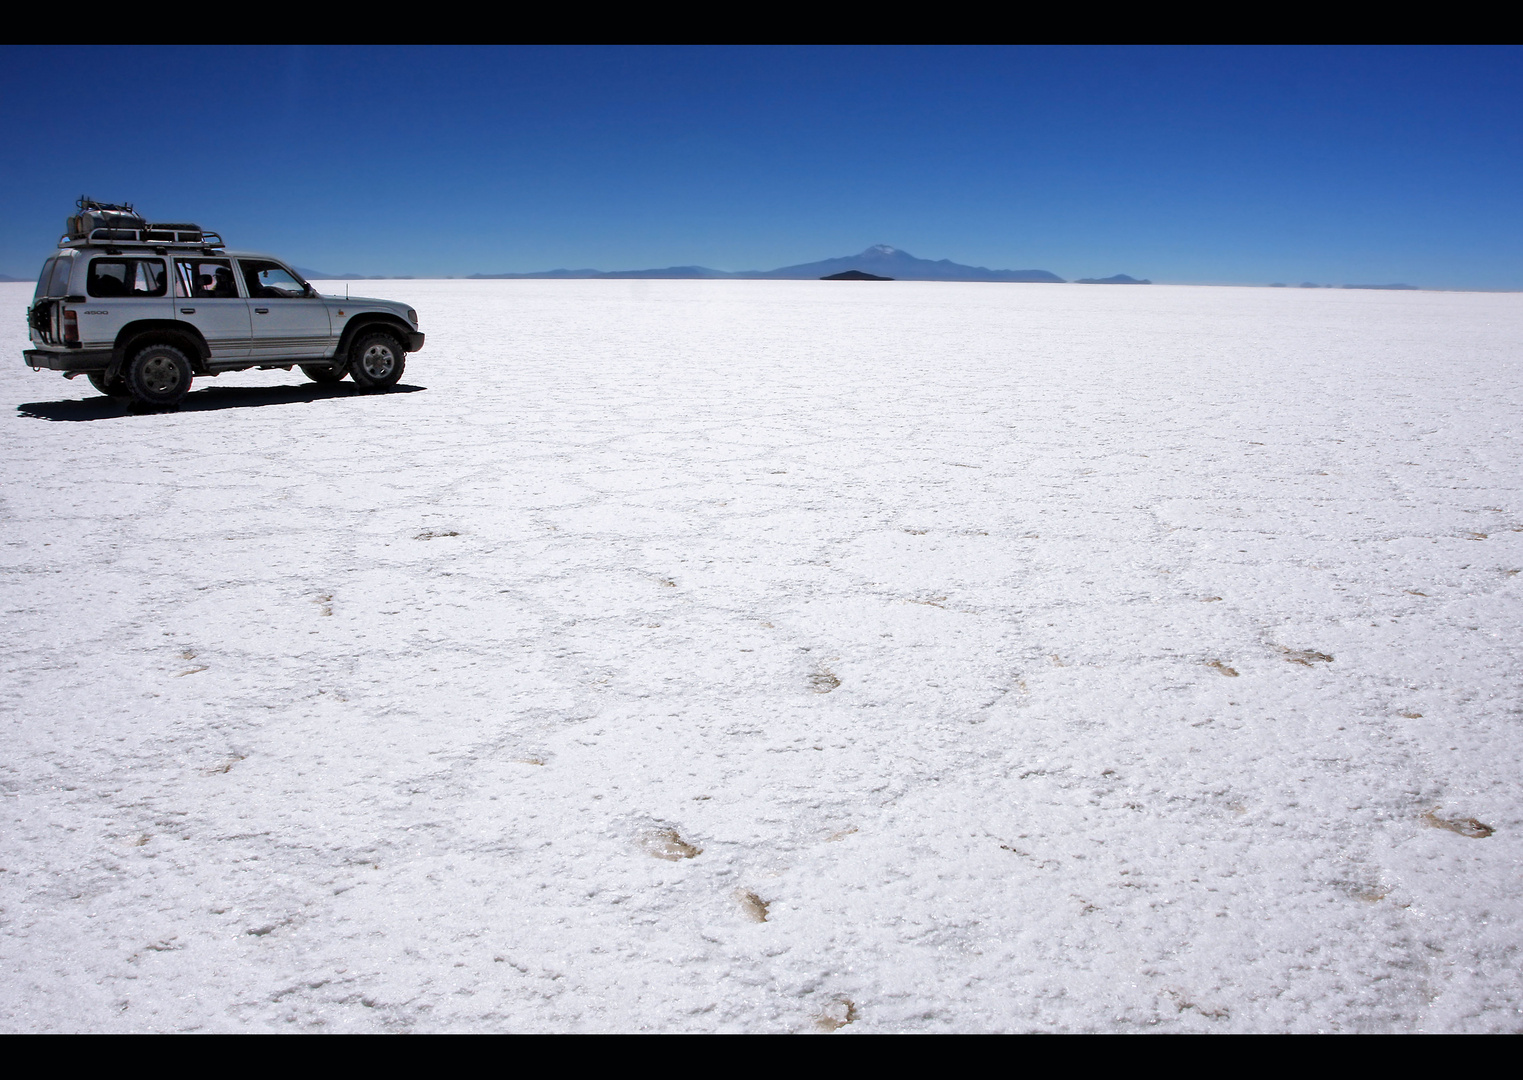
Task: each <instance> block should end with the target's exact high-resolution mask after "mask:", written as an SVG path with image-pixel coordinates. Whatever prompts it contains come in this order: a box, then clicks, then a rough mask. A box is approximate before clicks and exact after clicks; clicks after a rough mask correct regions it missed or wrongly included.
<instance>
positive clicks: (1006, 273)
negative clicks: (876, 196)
mask: <svg viewBox="0 0 1523 1080" xmlns="http://www.w3.org/2000/svg"><path fill="white" fill-rule="evenodd" d="M848 270H860V271H861V272H863V273H865V274H873V275H875V276H877V277H887V278H894V279H895V280H897V281H1051V282H1061V281H1062V280H1063V279H1062V278H1060V277H1058V275H1056V274H1054V273H1052V272H1050V271H1047V270H990V269H989V268H987V267H984V266H963V265H962V264H961V263H955V262H953V261H952V260H950V259H917V258H916V257H915V256H913V255H911V254H910V253H909V252H907V251H900V250H899V249H898V248H892V247H889V246H888V245H887V244H874V245H873V246H872V247H870V248H868V249H867V250H866V251H864V252H862V253H861V254H858V255H845V256H842V257H841V258H839V259H822V260H820V261H819V262H811V263H799V264H798V265H797V266H783V267H779V268H778V269H776V270H711V269H709V268H708V267H707V266H667V267H664V268H662V269H660V270H541V271H539V272H538V273H533V274H472V275H471V277H472V278H482V279H499V278H682V279H693V278H750V279H763V280H795V281H813V280H815V279H817V278H822V277H828V276H830V275H831V274H840V273H844V272H845V271H848Z"/></svg>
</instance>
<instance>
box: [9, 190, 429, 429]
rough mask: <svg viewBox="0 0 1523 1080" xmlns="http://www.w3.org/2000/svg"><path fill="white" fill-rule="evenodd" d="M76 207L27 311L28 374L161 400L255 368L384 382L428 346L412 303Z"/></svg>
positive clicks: (169, 401)
mask: <svg viewBox="0 0 1523 1080" xmlns="http://www.w3.org/2000/svg"><path fill="white" fill-rule="evenodd" d="M79 208H80V213H79V214H76V215H74V216H72V217H70V218H69V219H68V229H69V231H68V232H67V233H66V234H65V235H64V236H63V237H62V238H60V239H59V241H58V253H57V254H56V255H54V256H53V257H52V258H50V259H48V261H47V262H46V263H45V264H44V265H43V267H42V274H41V276H39V277H38V279H37V292H36V295H35V297H34V298H33V301H32V306H31V307H30V308H28V309H27V323H28V326H29V328H30V331H31V340H32V345H33V348H30V349H27V350H26V352H25V356H26V362H27V364H28V365H29V366H30V367H32V368H35V369H39V370H48V371H61V372H63V373H64V376H65V377H66V378H70V379H72V378H73V377H74V376H76V375H80V374H83V375H86V376H88V377H89V379H90V382H91V384H92V385H94V386H95V388H96V389H97V390H99V391H101V392H102V393H105V394H110V395H112V396H113V397H122V398H132V399H136V400H137V401H139V402H141V403H142V404H144V405H148V406H153V407H163V406H169V405H174V404H176V403H177V402H179V400H180V399H181V398H183V397H184V396H185V395H186V393H187V392H188V391H189V390H190V382H191V379H192V378H193V377H194V376H196V375H220V374H221V373H222V372H224V371H244V370H247V369H248V368H260V369H268V368H284V369H286V370H287V371H289V370H290V369H291V368H292V367H300V368H301V370H302V371H303V372H304V373H305V374H306V376H307V378H309V379H312V380H313V381H314V382H319V383H336V382H338V381H339V380H340V379H342V378H343V377H344V376H345V375H349V376H350V377H351V378H353V379H354V381H355V382H356V383H357V384H359V385H360V386H361V387H363V388H365V389H367V390H381V389H385V388H386V387H389V386H391V385H393V384H394V383H396V381H397V380H398V379H399V378H401V376H402V368H403V366H404V363H405V361H406V355H407V353H409V352H417V351H418V350H419V349H421V348H422V347H423V334H422V333H420V332H419V330H418V314H417V312H415V311H414V310H413V309H412V308H410V307H408V306H407V305H406V304H399V303H395V302H393V301H390V300H371V299H367V298H365V297H348V296H346V297H337V296H319V295H318V293H317V290H316V289H314V288H312V286H311V285H309V284H307V283H306V282H305V281H303V280H302V278H301V275H299V274H297V273H296V272H295V271H294V270H292V269H291V268H290V267H289V266H287V265H286V264H285V263H283V262H281V261H280V260H279V259H275V258H272V257H270V256H269V255H259V254H255V253H253V252H245V251H228V250H226V248H225V247H224V245H223V243H222V238H221V237H220V236H218V235H217V234H216V233H214V232H207V231H205V230H203V229H201V228H200V227H199V226H196V225H186V224H175V223H170V224H150V223H148V222H146V221H144V220H143V218H142V217H141V216H139V215H138V214H136V213H134V212H133V209H132V207H131V206H130V205H129V206H116V205H112V204H110V203H98V202H95V201H93V200H91V199H85V198H81V199H80V200H79Z"/></svg>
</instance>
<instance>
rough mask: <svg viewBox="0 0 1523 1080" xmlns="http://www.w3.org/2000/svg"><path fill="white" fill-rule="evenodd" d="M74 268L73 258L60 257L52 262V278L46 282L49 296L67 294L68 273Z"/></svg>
mask: <svg viewBox="0 0 1523 1080" xmlns="http://www.w3.org/2000/svg"><path fill="white" fill-rule="evenodd" d="M73 269H74V260H73V259H65V258H62V257H60V258H59V259H58V261H57V262H55V263H54V264H53V280H52V281H50V282H48V295H49V296H68V295H69V275H70V272H71V271H73Z"/></svg>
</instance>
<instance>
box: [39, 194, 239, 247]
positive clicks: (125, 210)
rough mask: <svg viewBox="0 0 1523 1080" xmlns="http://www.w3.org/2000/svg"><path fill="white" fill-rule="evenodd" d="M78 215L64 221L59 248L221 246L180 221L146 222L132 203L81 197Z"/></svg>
mask: <svg viewBox="0 0 1523 1080" xmlns="http://www.w3.org/2000/svg"><path fill="white" fill-rule="evenodd" d="M75 205H76V206H77V207H79V213H77V214H71V215H69V217H68V218H67V219H66V220H65V222H64V228H65V229H66V230H67V231H66V232H65V233H64V235H63V236H62V237H60V238H59V241H58V246H59V247H66V246H68V247H82V246H84V245H85V244H109V245H113V246H115V245H121V244H146V245H148V246H159V247H163V246H170V245H173V246H189V247H198V248H199V247H223V246H224V244H223V243H222V237H220V236H218V235H217V234H216V233H214V232H208V231H207V230H205V229H203V228H201V226H199V225H195V224H192V223H190V222H183V221H164V222H149V221H145V220H144V219H143V215H141V214H139V213H138V212H137V211H136V210H135V209H134V208H133V206H132V204H131V203H103V202H98V201H96V200H95V199H92V198H90V197H89V196H87V195H81V196H80V197H79V200H78V201H77V202H76V203H75Z"/></svg>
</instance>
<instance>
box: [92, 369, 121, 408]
mask: <svg viewBox="0 0 1523 1080" xmlns="http://www.w3.org/2000/svg"><path fill="white" fill-rule="evenodd" d="M85 378H87V379H89V380H90V385H91V386H93V387H95V389H97V390H99V391H100V392H101V393H102V394H105V395H106V396H107V397H108V398H110V399H111V400H112V401H131V400H132V391H130V390H128V389H127V384H126V383H124V382H123V381H122V380H121V377H120V376H118V377H117V378H116V380H115V381H113V382H109V383H108V382H107V381H106V373H105V372H104V371H87V372H85Z"/></svg>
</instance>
